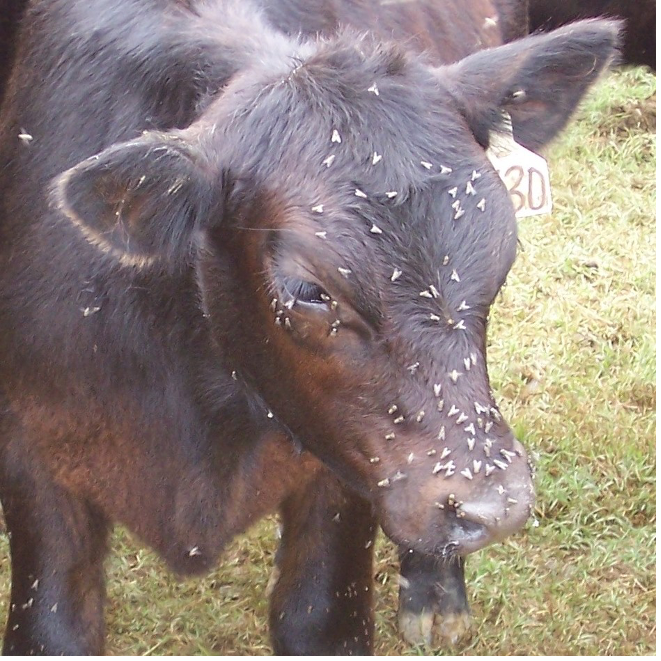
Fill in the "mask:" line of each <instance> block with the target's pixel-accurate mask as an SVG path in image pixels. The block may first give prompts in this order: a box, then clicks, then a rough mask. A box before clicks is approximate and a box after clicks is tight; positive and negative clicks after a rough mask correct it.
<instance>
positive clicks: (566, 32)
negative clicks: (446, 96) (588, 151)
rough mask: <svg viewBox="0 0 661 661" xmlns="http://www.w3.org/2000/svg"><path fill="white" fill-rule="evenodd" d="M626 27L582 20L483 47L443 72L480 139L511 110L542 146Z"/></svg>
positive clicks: (523, 135) (531, 145) (525, 139)
mask: <svg viewBox="0 0 661 661" xmlns="http://www.w3.org/2000/svg"><path fill="white" fill-rule="evenodd" d="M621 27H622V25H621V23H619V22H617V21H607V20H587V21H580V22H577V23H574V24H572V25H569V26H567V27H564V28H561V29H559V30H555V31H554V32H551V33H549V34H544V35H542V34H538V35H532V36H530V37H526V38H525V39H521V40H519V41H516V42H513V43H511V44H508V45H506V46H500V47H498V48H493V49H487V50H483V51H479V52H477V53H475V54H474V55H471V56H469V57H467V58H465V59H464V60H461V61H460V62H458V63H457V64H454V65H452V66H449V67H444V68H442V69H440V70H439V74H440V76H441V78H442V80H443V81H444V84H445V85H447V87H448V90H449V92H450V93H451V94H452V96H453V97H454V98H455V100H456V102H457V104H458V105H459V108H460V110H461V112H462V114H463V115H464V116H465V117H466V120H467V121H468V124H469V126H470V128H471V130H472V131H473V133H474V134H475V137H476V139H477V141H478V142H479V143H480V144H481V145H482V146H484V147H486V146H488V143H489V133H490V132H491V131H492V130H494V129H496V130H497V129H498V128H500V125H501V123H502V116H503V111H505V112H507V113H509V115H510V116H511V118H512V128H513V132H514V138H515V139H516V140H517V142H519V143H520V144H522V145H523V146H524V147H527V148H528V149H533V150H534V149H538V148H540V147H542V146H543V145H545V144H546V143H548V142H549V141H550V140H552V139H553V138H554V137H555V136H556V135H557V134H558V133H559V131H560V130H561V129H562V128H563V127H564V126H565V124H566V123H567V121H568V120H569V118H570V116H571V114H572V113H573V111H574V110H575V108H576V106H577V105H578V103H579V101H580V100H581V98H582V97H583V95H584V94H585V92H586V91H587V90H588V89H589V87H590V86H591V85H592V83H594V82H595V80H596V79H597V78H598V77H599V75H600V73H601V72H602V71H603V70H604V69H605V68H606V67H607V66H608V65H609V64H611V63H612V61H613V59H614V58H615V57H616V55H617V47H618V44H619V41H620V31H621Z"/></svg>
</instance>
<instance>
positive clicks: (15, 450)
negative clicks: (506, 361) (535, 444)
mask: <svg viewBox="0 0 661 661" xmlns="http://www.w3.org/2000/svg"><path fill="white" fill-rule="evenodd" d="M400 5H401V6H400ZM349 9H351V10H352V11H351V12H349V11H348V10H349ZM377 10H378V11H377ZM485 11H486V13H485ZM494 11H495V8H494V6H493V5H491V4H490V3H488V2H477V1H476V2H474V3H473V2H471V3H470V4H469V5H462V7H461V8H460V9H458V7H457V6H455V5H453V4H451V3H447V4H445V3H441V4H439V3H436V4H434V5H432V4H431V3H429V4H426V3H422V4H420V5H419V6H417V7H413V6H412V5H409V4H408V3H406V4H402V3H392V2H383V3H381V2H367V0H365V1H364V2H362V3H349V2H347V3H346V4H344V3H341V2H338V3H322V2H319V3H312V4H311V3H305V4H303V3H300V2H297V1H296V0H282V1H281V2H273V3H263V4H262V3H257V2H255V3H253V2H246V1H245V0H244V1H242V2H239V1H238V0H224V1H223V0H215V1H214V0H207V1H203V0H199V1H198V0H165V1H164V0H121V2H116V1H112V0H84V1H83V0H48V1H47V0H35V1H34V2H32V3H30V5H29V7H28V10H27V14H26V16H25V19H24V23H23V29H22V32H21V34H20V38H19V42H18V43H19V45H18V51H17V57H16V63H15V66H14V68H13V72H12V75H11V77H10V82H9V85H8V88H7V91H6V95H5V99H4V102H3V108H2V116H1V117H0V164H1V166H2V167H1V168H0V331H1V332H0V356H1V360H0V398H1V400H2V406H1V408H0V411H1V414H0V438H1V439H2V440H1V441H0V498H1V500H2V505H3V509H4V513H5V518H6V524H7V528H8V530H9V531H10V533H11V540H10V548H11V555H12V592H11V605H10V609H9V617H8V623H7V630H6V636H5V640H4V651H5V652H6V653H27V654H29V653H45V654H91V653H94V654H98V653H101V652H102V651H103V638H104V635H103V628H104V625H103V598H104V590H105V587H104V576H103V566H102V564H103V558H104V556H105V554H106V541H107V536H108V532H109V530H110V527H111V525H112V523H113V522H121V523H123V524H124V525H125V526H127V527H128V528H129V530H131V531H132V532H133V533H134V534H135V535H136V536H137V537H138V538H139V539H140V540H142V542H144V543H145V544H147V545H149V546H150V547H151V548H153V549H155V550H156V551H157V552H158V553H159V554H160V555H161V557H163V558H164V560H165V561H166V562H167V563H168V565H169V566H170V567H171V568H172V569H173V570H174V571H176V572H179V573H181V574H194V573H199V572H204V571H207V570H208V569H209V568H210V567H211V566H212V565H213V563H214V562H215V561H216V559H217V557H218V555H219V553H220V552H221V551H222V548H223V547H224V545H225V544H226V543H227V542H228V540H230V539H231V538H232V536H234V535H235V534H237V533H238V532H240V531H241V530H244V529H245V528H246V527H247V526H248V525H249V524H250V523H251V522H253V521H254V520H256V519H257V518H259V517H261V516H263V515H264V514H265V513H267V512H270V511H273V510H274V509H279V511H280V514H281V517H282V525H283V536H282V542H281V547H280V550H279V560H278V565H279V577H278V580H277V582H276V584H275V587H274V589H273V593H272V596H271V605H270V627H271V636H272V641H273V647H274V650H275V652H276V653H279V654H302V653H316V654H334V653H337V654H365V653H369V652H371V650H372V639H373V617H372V584H371V583H372V578H371V563H372V550H373V540H374V535H375V532H376V529H377V525H378V524H380V525H381V526H382V527H383V529H384V530H385V532H386V534H387V535H388V536H389V537H390V538H391V539H392V540H393V541H394V542H395V543H397V544H398V545H399V547H400V549H405V550H406V551H411V552H412V555H413V556H417V557H418V558H422V559H432V560H433V561H434V562H446V563H448V564H447V565H441V567H442V568H443V569H447V568H448V567H449V568H450V569H449V571H450V573H451V577H450V578H448V579H447V580H448V582H450V581H451V580H454V579H456V577H457V571H455V570H453V569H452V567H461V562H457V561H456V560H454V559H456V558H463V557H464V556H465V555H467V554H469V553H471V552H473V551H475V550H478V549H480V548H483V547H484V546H486V545H488V544H490V543H494V542H496V541H498V540H501V539H503V538H504V537H506V536H507V535H509V534H512V533H514V532H516V531H517V530H519V529H520V528H521V526H522V525H523V524H524V523H525V521H526V519H527V518H528V516H529V513H530V510H531V507H532V503H533V498H534V495H533V484H532V476H531V470H530V466H529V463H528V459H527V455H526V452H525V450H524V448H523V447H522V446H521V444H520V443H519V442H518V441H517V440H516V439H515V438H514V436H513V434H512V432H511V430H510V429H509V427H508V425H507V423H506V422H505V420H504V419H503V417H502V415H501V414H500V412H499V410H498V407H497V404H496V402H495V400H494V397H493V394H492V392H491V389H490V386H489V380H488V373H487V365H486V349H485V347H486V326H487V319H488V312H489V309H490V306H491V304H492V302H493V300H494V298H495V296H496V295H497V292H498V291H499V289H500V287H501V286H502V284H503V282H504V280H505V277H506V275H507V273H508V271H509V269H510V267H511V265H512V262H513V260H514V257H515V252H516V223H515V217H514V210H513V207H512V203H511V201H510V199H509V195H508V193H507V190H506V188H505V187H504V185H503V183H502V182H501V181H500V179H499V177H498V175H497V174H496V172H495V170H494V168H493V167H492V166H491V164H490V162H489V161H488V159H487V156H486V152H485V150H486V148H487V147H488V146H489V144H490V142H491V140H492V136H493V135H494V134H497V133H498V132H503V131H505V130H506V126H507V124H508V121H507V118H510V119H511V126H512V131H513V135H514V137H515V138H516V139H517V140H518V141H519V142H520V143H521V144H523V145H525V146H526V147H529V148H532V149H539V148H541V147H542V146H543V145H545V144H546V143H548V142H549V141H550V140H551V139H552V138H553V137H554V136H555V135H557V133H558V132H559V131H560V130H561V129H562V128H563V126H564V125H565V124H566V122H567V121H568V119H569V117H570V115H571V114H572V112H573V110H574V109H575V107H576V105H577V104H578V102H579V101H580V99H581V98H582V96H583V94H584V93H585V92H586V90H587V89H588V88H589V87H590V85H591V84H592V83H593V82H594V81H595V80H596V78H597V77H598V76H599V74H600V72H602V71H603V70H604V68H605V67H606V66H607V65H608V64H609V62H610V61H611V59H612V57H613V54H614V52H615V49H616V45H617V41H618V30H619V28H618V25H617V24H615V23H613V22H608V21H587V22H583V23H580V24H577V25H574V26H571V27H569V28H564V29H561V30H558V31H557V32H554V33H551V34H549V35H544V36H534V37H528V38H526V39H523V40H520V41H517V42H515V43H512V44H509V45H505V46H500V47H494V48H491V49H490V50H485V51H481V52H477V53H472V51H474V50H475V49H476V48H478V47H484V46H489V45H490V44H491V43H492V40H493V42H495V43H498V40H499V39H502V35H500V36H499V35H498V34H496V33H495V28H496V27H497V25H498V21H496V20H495V19H494V16H495V14H494V13H492V12H494ZM436 12H438V13H436ZM340 16H342V17H343V18H342V20H340V18H339V17H340ZM345 16H346V17H347V18H344V17H345ZM407 24H408V25H409V34H416V35H417V38H416V39H411V40H410V41H409V42H408V43H406V44H405V45H402V44H401V39H403V38H404V37H405V34H403V33H402V32H401V30H402V29H403V26H404V25H407ZM442 26H444V28H445V32H443V33H442V34H443V37H444V39H445V40H446V42H447V43H444V46H443V49H444V51H445V52H446V53H447V54H446V55H445V56H444V57H446V58H447V59H448V60H456V62H455V63H454V64H451V65H443V66H442V65H440V64H439V59H440V57H441V55H440V54H438V53H437V54H435V53H434V48H433V47H432V46H431V45H430V44H432V43H433V39H432V36H433V34H438V33H440V30H441V27H442ZM427 30H430V31H432V32H429V33H427V32H426V31H427ZM426 35H428V38H425V36H426ZM423 50H424V51H425V52H422V51H423ZM471 53H472V54H471ZM505 113H506V115H507V117H506V116H505ZM452 562H454V563H455V564H454V565H451V564H449V563H452ZM432 569H434V570H436V571H438V567H432ZM413 570H414V571H416V573H417V575H423V574H424V571H420V570H419V569H418V568H415V567H414V568H413ZM404 572H405V569H404V568H403V573H404ZM461 584H462V588H463V580H461Z"/></svg>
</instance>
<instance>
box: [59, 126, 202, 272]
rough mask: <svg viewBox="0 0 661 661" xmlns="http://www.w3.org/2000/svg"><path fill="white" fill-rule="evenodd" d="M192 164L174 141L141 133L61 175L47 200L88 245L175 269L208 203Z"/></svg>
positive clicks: (127, 258)
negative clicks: (160, 261) (173, 266)
mask: <svg viewBox="0 0 661 661" xmlns="http://www.w3.org/2000/svg"><path fill="white" fill-rule="evenodd" d="M198 160H199V159H198V157H197V155H196V154H194V153H193V152H192V150H191V148H190V147H189V146H188V145H187V144H186V143H184V141H183V140H181V139H176V138H173V137H170V136H163V135H162V134H158V135H156V136H147V135H145V136H144V137H143V138H141V139H139V140H135V141H133V142H127V143H123V144H120V145H115V146H112V147H110V148H108V149H106V150H105V151H103V152H101V153H100V154H98V155H96V156H92V157H91V158H88V159H86V160H85V161H82V162H81V163H79V164H78V165H76V166H74V167H73V168H71V169H70V170H67V171H66V172H64V173H63V174H62V175H61V176H60V177H58V179H56V181H55V183H54V186H53V189H52V191H51V195H52V199H53V201H54V204H55V206H57V207H58V208H59V209H60V210H61V211H62V212H63V213H64V214H65V215H66V216H67V217H68V218H69V219H70V220H71V221H72V222H73V223H74V224H75V225H76V226H77V227H78V228H79V229H80V230H81V231H82V233H83V234H84V235H85V237H86V238H87V239H88V240H89V241H90V243H92V244H94V245H95V246H97V247H98V248H99V249H100V250H102V251H104V252H106V253H110V254H112V255H113V256H115V257H116V258H117V259H118V260H120V261H121V262H122V263H124V264H131V265H134V266H144V265H147V264H149V263H151V262H153V261H154V260H156V259H158V258H162V259H163V260H164V261H165V263H170V264H176V263H178V262H181V260H182V259H183V258H185V256H186V255H187V254H188V252H189V250H190V247H191V245H192V241H193V235H194V232H195V230H196V229H198V228H199V226H200V223H201V219H202V218H204V217H205V216H206V215H208V209H209V207H210V203H211V200H210V198H211V195H210V190H211V186H210V183H209V180H208V177H207V176H206V174H205V172H204V170H203V168H201V167H200V166H199V164H198Z"/></svg>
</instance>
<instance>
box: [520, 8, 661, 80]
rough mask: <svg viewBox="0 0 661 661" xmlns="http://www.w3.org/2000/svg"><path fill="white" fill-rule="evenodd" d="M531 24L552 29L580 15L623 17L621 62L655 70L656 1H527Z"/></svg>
mask: <svg viewBox="0 0 661 661" xmlns="http://www.w3.org/2000/svg"><path fill="white" fill-rule="evenodd" d="M528 2H529V5H530V27H531V29H533V30H538V29H541V30H552V29H554V28H557V27H560V26H561V25H566V24H567V23H570V22H571V21H576V20H578V19H581V18H591V17H597V16H609V17H612V18H622V19H624V20H625V29H624V40H623V43H622V62H623V63H624V64H636V65H644V66H648V67H650V68H651V69H652V70H653V71H656V1H655V0H635V1H634V0H528Z"/></svg>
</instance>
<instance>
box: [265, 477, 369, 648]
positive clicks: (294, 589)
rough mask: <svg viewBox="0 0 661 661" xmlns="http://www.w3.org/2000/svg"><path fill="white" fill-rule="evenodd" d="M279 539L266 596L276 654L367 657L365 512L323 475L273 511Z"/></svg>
mask: <svg viewBox="0 0 661 661" xmlns="http://www.w3.org/2000/svg"><path fill="white" fill-rule="evenodd" d="M281 515H282V526H283V527H282V540H281V545H280V549H279V550H278V558H277V568H276V571H277V572H278V576H277V579H276V581H275V585H274V587H273V591H272V593H271V610H270V626H271V639H272V642H273V649H274V652H275V653H276V654H282V655H284V654H297V655H298V654H316V655H328V654H338V655H339V654H342V655H350V654H357V655H365V654H371V652H372V643H373V629H374V621H373V615H372V550H373V543H374V536H375V533H376V529H377V524H376V519H375V517H374V514H373V512H372V508H371V506H370V505H369V504H368V503H367V502H366V501H365V500H363V499H362V498H359V497H358V496H356V495H354V494H352V493H350V492H348V491H346V490H345V489H344V488H343V487H342V486H341V485H340V483H339V482H338V481H337V480H336V479H335V478H334V477H333V476H331V475H330V474H329V473H328V472H327V471H326V470H325V469H324V470H322V471H320V472H319V473H318V474H317V476H316V477H315V479H314V480H312V481H311V482H310V483H308V484H307V485H306V486H304V487H301V488H298V489H297V490H296V491H295V492H294V493H293V494H292V495H290V496H289V497H288V498H287V500H286V501H285V502H284V504H283V505H282V507H281Z"/></svg>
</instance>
